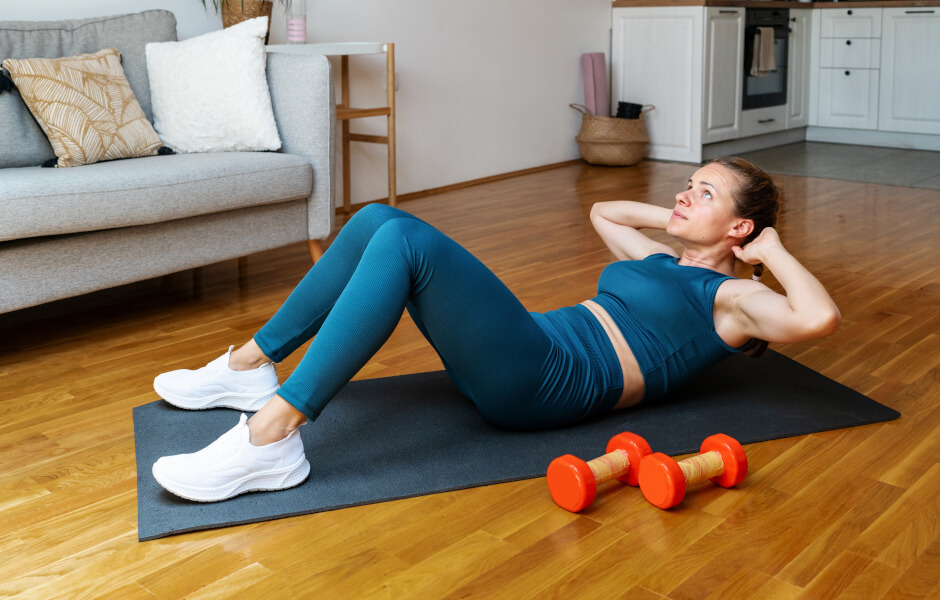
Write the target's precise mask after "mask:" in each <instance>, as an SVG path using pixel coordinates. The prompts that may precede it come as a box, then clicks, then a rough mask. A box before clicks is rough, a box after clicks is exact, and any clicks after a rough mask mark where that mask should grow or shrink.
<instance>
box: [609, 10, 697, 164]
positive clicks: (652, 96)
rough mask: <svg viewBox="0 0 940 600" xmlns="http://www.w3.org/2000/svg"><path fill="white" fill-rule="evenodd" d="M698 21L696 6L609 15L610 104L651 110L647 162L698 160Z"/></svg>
mask: <svg viewBox="0 0 940 600" xmlns="http://www.w3.org/2000/svg"><path fill="white" fill-rule="evenodd" d="M704 20H705V9H704V7H701V6H668V7H636V8H614V9H613V22H612V29H613V30H612V32H611V34H612V40H611V77H610V79H611V103H612V106H616V105H617V102H634V103H636V104H653V105H655V106H656V109H655V110H652V111H650V112H648V113H646V116H645V117H644V118H645V119H646V127H647V131H648V133H649V137H650V145H649V151H648V152H647V156H648V157H650V158H657V159H663V160H677V161H683V162H700V161H701V160H702V112H703V107H702V95H703V94H702V91H703V85H702V79H703V70H704V68H703V56H702V55H703V52H702V51H703V49H704V43H705V42H704V33H705V25H704Z"/></svg>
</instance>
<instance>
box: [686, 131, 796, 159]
mask: <svg viewBox="0 0 940 600" xmlns="http://www.w3.org/2000/svg"><path fill="white" fill-rule="evenodd" d="M805 140H806V128H805V127H799V128H797V129H787V130H785V131H775V132H774V133H765V134H764V135H755V136H751V137H746V138H739V139H736V140H728V141H725V142H717V143H715V144H708V145H706V146H703V147H702V158H703V159H704V160H710V159H712V158H715V157H716V156H733V155H735V154H742V153H744V152H753V151H755V150H764V149H766V148H774V147H776V146H785V145H787V144H795V143H797V142H802V141H805Z"/></svg>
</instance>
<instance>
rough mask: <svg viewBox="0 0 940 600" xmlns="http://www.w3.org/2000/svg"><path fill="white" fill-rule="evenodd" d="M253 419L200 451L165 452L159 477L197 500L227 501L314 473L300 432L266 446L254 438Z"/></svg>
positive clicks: (295, 482)
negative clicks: (255, 443) (250, 424)
mask: <svg viewBox="0 0 940 600" xmlns="http://www.w3.org/2000/svg"><path fill="white" fill-rule="evenodd" d="M248 437H249V436H248V417H247V416H246V415H245V414H244V413H243V414H242V416H241V418H240V419H239V421H238V425H236V426H235V427H233V428H232V429H229V430H228V431H226V432H225V433H223V434H222V435H221V437H219V439H217V440H216V441H214V442H212V443H211V444H209V445H208V446H206V447H205V448H203V449H202V450H200V451H199V452H194V453H193V454H177V455H175V456H164V457H162V458H160V459H158V460H157V462H155V463H153V469H152V471H153V477H154V479H156V480H157V483H159V484H160V485H162V486H163V487H164V488H166V490H167V491H169V492H171V493H173V494H176V495H177V496H180V497H181V498H186V499H187V500H195V501H196V502H216V501H218V500H227V499H229V498H231V497H233V496H237V495H239V494H243V493H245V492H254V491H262V490H268V491H270V490H284V489H287V488H291V487H294V486H295V485H300V484H301V483H303V481H304V480H305V479H306V478H307V475H308V474H309V473H310V463H309V462H307V457H306V456H305V455H304V445H303V442H302V441H301V439H300V433H299V432H298V431H297V430H296V429H295V430H294V431H292V432H290V435H288V436H287V437H286V438H284V439H283V440H281V441H279V442H274V443H273V444H268V445H266V446H253V445H252V444H251V443H250V442H249V441H248Z"/></svg>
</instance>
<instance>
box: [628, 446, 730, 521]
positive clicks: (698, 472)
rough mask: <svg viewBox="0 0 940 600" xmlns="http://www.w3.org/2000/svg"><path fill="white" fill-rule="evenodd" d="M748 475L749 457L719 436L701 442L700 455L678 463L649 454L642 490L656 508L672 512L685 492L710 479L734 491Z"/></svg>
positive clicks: (659, 453) (641, 468) (664, 457)
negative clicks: (669, 509)
mask: <svg viewBox="0 0 940 600" xmlns="http://www.w3.org/2000/svg"><path fill="white" fill-rule="evenodd" d="M746 475H747V456H746V455H745V454H744V448H742V447H741V444H739V443H738V441H737V440H736V439H734V438H733V437H730V436H727V435H725V434H723V433H719V434H716V435H713V436H710V437H708V438H705V441H704V442H702V449H701V454H699V455H698V456H693V457H691V458H687V459H685V460H680V461H678V462H676V461H675V460H674V459H672V458H670V457H668V456H666V455H665V454H663V453H661V452H656V453H655V454H650V455H649V456H647V457H645V458H644V459H643V463H642V465H641V466H640V490H641V491H642V492H643V495H644V496H646V499H647V500H649V501H650V504H652V505H653V506H658V507H659V508H672V507H673V506H675V505H677V504H679V503H680V502H682V498H684V497H685V488H686V486H689V485H694V484H696V483H700V482H702V481H705V480H706V479H710V480H711V481H712V483H716V484H718V485H720V486H721V487H726V488H729V487H734V486H736V485H738V484H739V483H741V482H742V481H744V477H745V476H746Z"/></svg>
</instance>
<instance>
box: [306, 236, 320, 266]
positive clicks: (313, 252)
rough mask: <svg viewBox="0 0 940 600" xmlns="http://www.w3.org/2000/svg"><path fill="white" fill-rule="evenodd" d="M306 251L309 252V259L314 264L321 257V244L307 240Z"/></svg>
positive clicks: (318, 241)
mask: <svg viewBox="0 0 940 600" xmlns="http://www.w3.org/2000/svg"><path fill="white" fill-rule="evenodd" d="M307 249H308V250H310V258H312V259H313V262H314V264H316V262H317V261H318V260H320V257H321V256H323V242H321V241H320V240H307Z"/></svg>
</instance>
